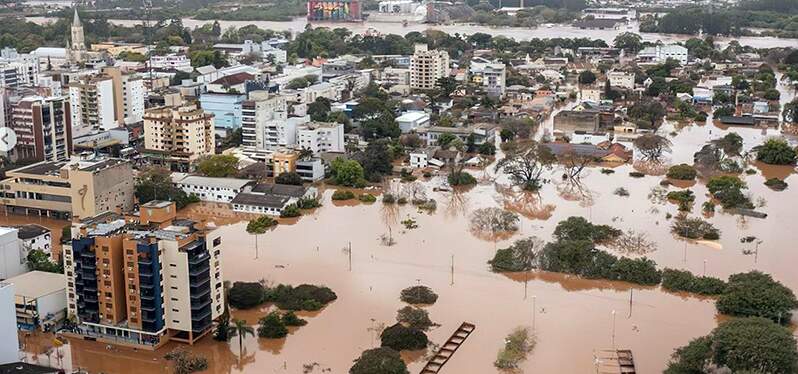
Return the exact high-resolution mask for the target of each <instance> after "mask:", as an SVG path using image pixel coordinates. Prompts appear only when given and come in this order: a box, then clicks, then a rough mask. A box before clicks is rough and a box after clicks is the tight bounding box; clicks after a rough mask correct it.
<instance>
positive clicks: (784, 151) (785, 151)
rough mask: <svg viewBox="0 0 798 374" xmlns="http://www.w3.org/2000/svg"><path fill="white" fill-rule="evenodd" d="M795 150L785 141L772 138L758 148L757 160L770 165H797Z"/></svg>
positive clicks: (797, 156)
mask: <svg viewBox="0 0 798 374" xmlns="http://www.w3.org/2000/svg"><path fill="white" fill-rule="evenodd" d="M796 158H798V155H796V151H795V149H793V148H792V147H790V145H789V144H788V143H787V141H786V140H784V139H779V138H771V139H768V140H766V141H765V143H764V144H762V145H760V146H759V147H757V151H756V159H757V160H759V161H762V162H764V163H766V164H770V165H791V164H794V163H795V160H796Z"/></svg>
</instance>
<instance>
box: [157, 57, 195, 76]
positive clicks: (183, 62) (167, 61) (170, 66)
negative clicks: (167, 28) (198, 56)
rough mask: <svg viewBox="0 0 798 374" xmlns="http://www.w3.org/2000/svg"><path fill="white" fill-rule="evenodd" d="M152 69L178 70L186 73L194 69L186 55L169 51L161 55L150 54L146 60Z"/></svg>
mask: <svg viewBox="0 0 798 374" xmlns="http://www.w3.org/2000/svg"><path fill="white" fill-rule="evenodd" d="M147 64H148V65H150V64H151V67H152V68H154V69H167V70H180V71H185V72H187V73H189V72H191V71H193V70H194V68H193V67H191V60H190V59H189V58H188V56H186V55H184V54H178V53H169V54H166V55H161V56H152V57H151V58H150V60H149V61H148V62H147Z"/></svg>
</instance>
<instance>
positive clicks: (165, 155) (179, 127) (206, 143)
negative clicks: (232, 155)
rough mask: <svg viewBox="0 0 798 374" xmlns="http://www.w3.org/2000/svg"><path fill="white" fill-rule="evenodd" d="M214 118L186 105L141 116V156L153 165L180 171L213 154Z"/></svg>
mask: <svg viewBox="0 0 798 374" xmlns="http://www.w3.org/2000/svg"><path fill="white" fill-rule="evenodd" d="M213 124H214V117H213V115H212V114H210V113H207V112H205V111H204V110H202V109H200V108H198V107H197V105H196V104H185V105H181V106H177V107H158V108H152V109H148V110H147V111H146V112H145V113H144V148H145V150H144V153H146V154H147V155H149V156H150V157H151V158H152V159H153V161H158V160H160V161H161V163H164V164H172V165H176V166H180V167H184V166H187V165H188V164H190V163H191V162H193V161H195V160H197V159H198V158H200V157H202V156H209V155H212V154H213V153H214V150H215V146H216V140H215V138H214V127H213Z"/></svg>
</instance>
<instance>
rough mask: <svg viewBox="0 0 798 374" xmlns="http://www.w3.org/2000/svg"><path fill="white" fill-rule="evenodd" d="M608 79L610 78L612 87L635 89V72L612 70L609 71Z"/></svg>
mask: <svg viewBox="0 0 798 374" xmlns="http://www.w3.org/2000/svg"><path fill="white" fill-rule="evenodd" d="M607 79H609V80H610V86H612V87H616V88H623V89H625V90H633V89H634V88H635V73H627V72H624V71H610V72H608V73H607Z"/></svg>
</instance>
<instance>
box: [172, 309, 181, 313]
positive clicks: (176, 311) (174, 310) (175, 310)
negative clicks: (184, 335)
mask: <svg viewBox="0 0 798 374" xmlns="http://www.w3.org/2000/svg"><path fill="white" fill-rule="evenodd" d="M172 311H173V312H175V313H180V311H179V310H177V309H174V308H172Z"/></svg>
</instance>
